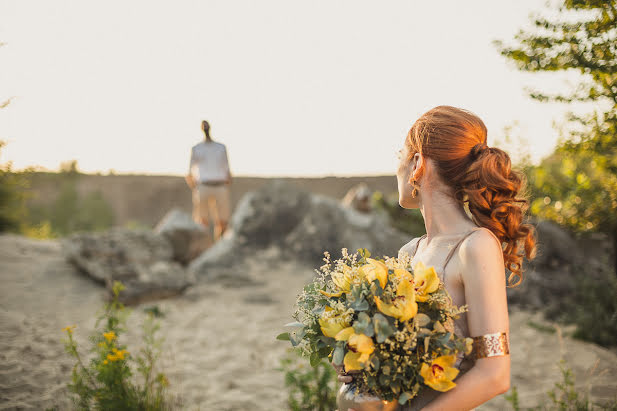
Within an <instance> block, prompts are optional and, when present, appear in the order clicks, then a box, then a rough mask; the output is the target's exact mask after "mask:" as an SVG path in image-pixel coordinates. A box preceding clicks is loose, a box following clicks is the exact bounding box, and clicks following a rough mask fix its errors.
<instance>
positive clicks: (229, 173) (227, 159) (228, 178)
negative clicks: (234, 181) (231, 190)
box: [225, 147, 231, 184]
mask: <svg viewBox="0 0 617 411" xmlns="http://www.w3.org/2000/svg"><path fill="white" fill-rule="evenodd" d="M225 163H226V164H227V181H226V182H227V184H231V171H230V170H229V157H227V147H225Z"/></svg>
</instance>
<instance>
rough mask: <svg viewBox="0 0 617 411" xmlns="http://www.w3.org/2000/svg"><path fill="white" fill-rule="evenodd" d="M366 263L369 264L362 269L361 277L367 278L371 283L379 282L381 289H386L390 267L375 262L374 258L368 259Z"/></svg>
mask: <svg viewBox="0 0 617 411" xmlns="http://www.w3.org/2000/svg"><path fill="white" fill-rule="evenodd" d="M366 261H367V262H368V264H365V265H363V266H362V267H360V273H361V275H363V276H364V277H366V279H367V280H368V282H369V283H372V282H373V281H375V280H379V285H381V288H385V287H386V283H387V282H388V267H386V265H385V264H384V263H383V262H381V261H377V260H373V259H372V258H367V259H366Z"/></svg>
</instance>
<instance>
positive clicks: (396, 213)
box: [372, 191, 425, 237]
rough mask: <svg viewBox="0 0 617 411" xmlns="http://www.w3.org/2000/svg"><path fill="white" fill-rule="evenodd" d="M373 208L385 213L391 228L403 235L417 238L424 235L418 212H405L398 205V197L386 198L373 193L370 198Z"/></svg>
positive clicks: (422, 222) (422, 220)
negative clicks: (406, 234)
mask: <svg viewBox="0 0 617 411" xmlns="http://www.w3.org/2000/svg"><path fill="white" fill-rule="evenodd" d="M372 203H373V208H375V209H376V210H378V211H381V212H384V213H386V215H388V217H390V223H391V224H392V226H393V227H395V228H397V229H398V230H401V231H402V232H404V233H408V234H411V235H413V236H414V237H419V236H421V235H423V234H424V231H425V229H424V219H423V218H422V213H421V212H420V210H417V209H414V210H407V209H404V208H402V207H401V206H400V205H399V203H398V195H397V196H396V198H395V197H394V196H391V197H386V196H384V194H383V193H382V192H380V191H375V193H373V198H372Z"/></svg>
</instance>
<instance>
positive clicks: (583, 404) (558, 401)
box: [505, 360, 617, 411]
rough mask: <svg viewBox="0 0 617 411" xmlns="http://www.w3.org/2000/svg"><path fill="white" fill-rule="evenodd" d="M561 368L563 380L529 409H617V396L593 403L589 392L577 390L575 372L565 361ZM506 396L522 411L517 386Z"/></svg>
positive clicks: (540, 410)
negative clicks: (609, 400) (608, 400)
mask: <svg viewBox="0 0 617 411" xmlns="http://www.w3.org/2000/svg"><path fill="white" fill-rule="evenodd" d="M560 368H561V377H562V380H561V381H560V382H557V383H555V386H554V387H553V389H552V390H550V391H549V392H548V393H547V396H548V400H547V399H544V400H543V401H542V402H541V404H539V405H536V406H535V407H531V408H527V410H528V411H545V410H546V411H549V410H560V411H593V410H605V411H617V397H616V398H615V399H614V400H613V401H611V402H609V403H604V404H595V403H593V402H592V401H591V400H590V399H589V396H588V394H587V393H585V392H582V391H577V389H576V387H575V385H574V374H573V373H572V370H571V369H570V368H569V367H568V366H567V364H566V362H565V361H563V360H562V361H561V363H560ZM505 398H506V400H507V401H508V402H509V403H510V405H511V406H512V409H513V410H514V411H521V410H522V409H523V408H521V406H520V403H519V398H518V391H517V389H516V387H512V390H511V391H510V393H509V394H507V395H506V396H505Z"/></svg>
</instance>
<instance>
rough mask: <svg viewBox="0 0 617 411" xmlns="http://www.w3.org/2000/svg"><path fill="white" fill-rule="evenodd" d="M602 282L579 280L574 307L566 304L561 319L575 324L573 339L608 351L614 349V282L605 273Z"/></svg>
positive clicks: (616, 331)
mask: <svg viewBox="0 0 617 411" xmlns="http://www.w3.org/2000/svg"><path fill="white" fill-rule="evenodd" d="M601 274H603V275H602V277H603V278H604V279H603V280H600V281H596V280H594V279H590V277H588V276H583V277H582V278H581V279H580V281H579V282H578V284H580V287H579V288H578V289H577V294H578V295H577V297H576V299H575V300H574V301H577V303H576V304H569V311H568V312H567V315H566V317H565V320H566V321H568V322H573V323H574V324H576V331H575V333H574V337H575V338H579V339H581V340H585V341H591V342H594V343H596V344H599V345H602V346H605V347H611V346H613V347H614V346H617V298H616V297H615V296H617V278H615V276H614V275H612V272H611V271H609V270H607V272H605V273H601Z"/></svg>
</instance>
